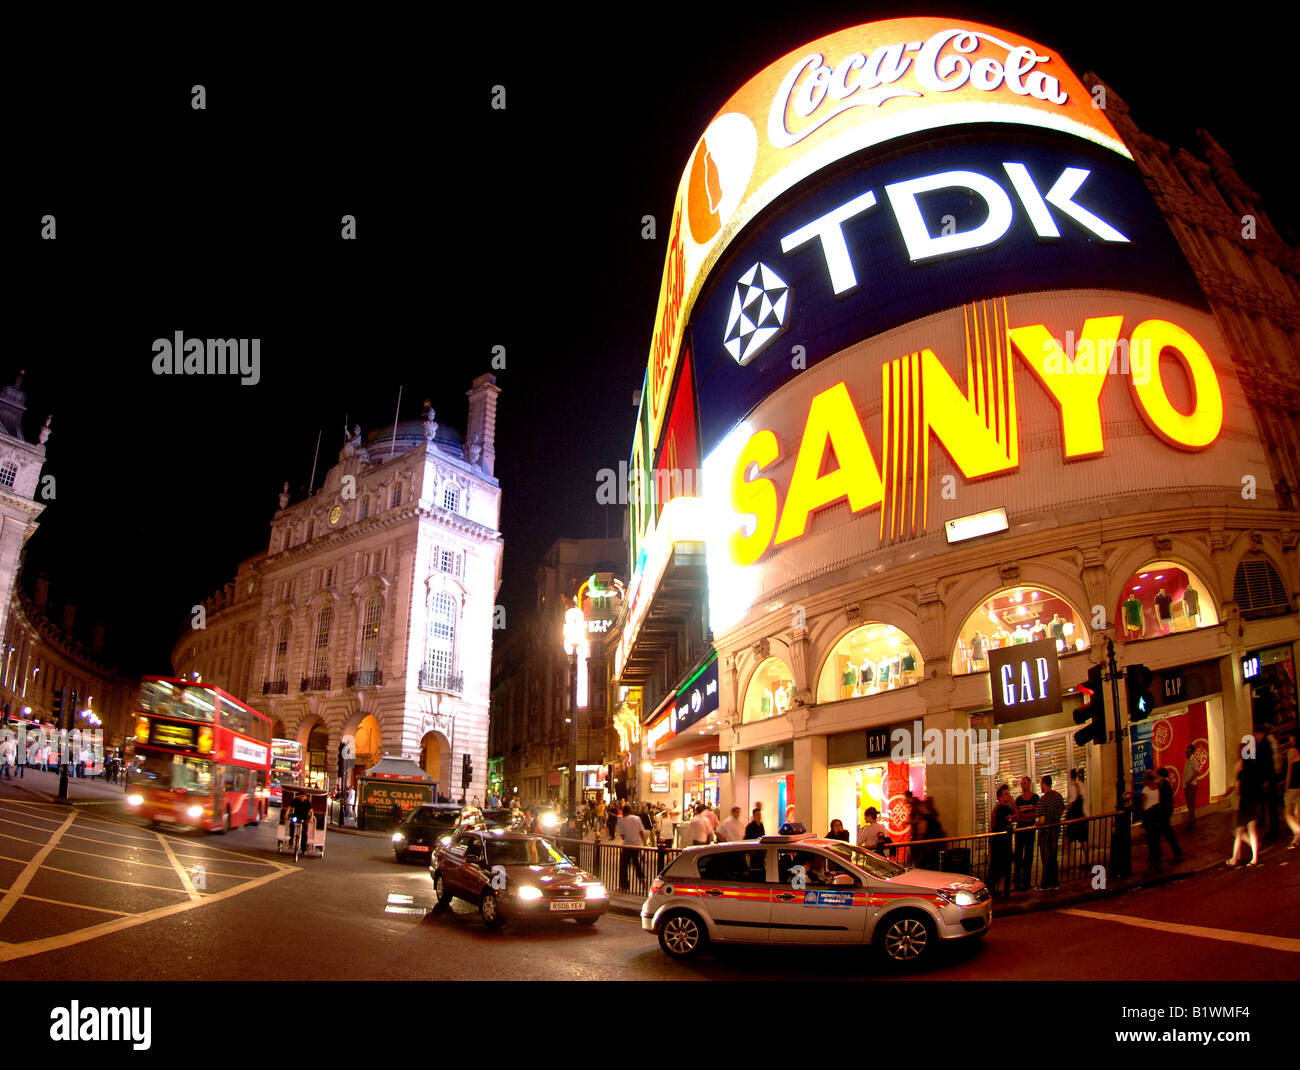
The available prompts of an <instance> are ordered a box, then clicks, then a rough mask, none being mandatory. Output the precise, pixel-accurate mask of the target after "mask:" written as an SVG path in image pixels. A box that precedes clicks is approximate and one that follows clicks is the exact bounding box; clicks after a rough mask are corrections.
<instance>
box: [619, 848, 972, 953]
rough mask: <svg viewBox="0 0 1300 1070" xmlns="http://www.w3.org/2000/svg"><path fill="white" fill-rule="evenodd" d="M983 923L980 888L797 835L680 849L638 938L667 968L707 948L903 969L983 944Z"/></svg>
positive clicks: (968, 880)
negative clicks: (851, 951)
mask: <svg viewBox="0 0 1300 1070" xmlns="http://www.w3.org/2000/svg"><path fill="white" fill-rule="evenodd" d="M992 920H993V911H992V902H991V897H990V895H989V892H988V889H987V888H986V887H985V886H984V883H983V881H979V880H976V879H975V878H973V877H967V876H964V875H962V874H960V873H940V872H937V871H935V870H929V869H908V868H906V867H904V866H900V865H897V864H895V863H894V862H891V861H890V860H889V859H887V858H885V857H883V856H882V855H879V854H875V853H873V852H871V851H866V850H864V849H863V848H861V847H855V846H854V845H853V844H849V843H844V842H842V841H840V840H824V839H817V838H814V837H812V836H807V835H785V836H764V837H763V838H762V839H759V840H749V841H744V842H740V843H720V844H714V845H711V846H708V847H690V848H687V849H686V850H685V851H683V852H682V854H681V855H679V856H678V857H677V858H676V859H674V861H673V862H672V863H671V864H670V865H669V866H668V868H667V869H665V870H664V871H663V872H662V873H661V874H660V875H659V876H658V877H657V878H655V881H654V883H653V885H652V886H651V888H650V896H649V898H648V899H646V901H645V905H644V906H642V908H641V928H642V929H643V930H645V931H646V932H653V933H655V934H656V935H657V936H658V937H659V946H660V947H662V948H663V949H664V951H665V952H666V953H667V954H668V955H670V956H672V957H674V958H688V957H690V956H692V955H694V954H696V953H697V952H699V951H700V950H701V949H702V948H704V947H705V946H706V945H707V944H708V943H709V942H710V941H715V940H716V941H717V942H719V943H743V944H764V943H770V944H874V945H875V946H876V947H877V948H878V949H879V950H880V951H881V952H883V953H884V954H885V955H886V956H887V957H888V958H889V959H891V960H893V961H894V962H897V963H908V964H910V963H913V962H916V961H917V960H919V959H921V958H922V957H923V956H924V955H926V954H928V953H929V952H930V951H932V950H933V949H934V947H935V945H936V944H937V943H938V942H939V941H940V940H960V939H971V938H975V937H980V936H983V935H984V934H985V933H986V932H988V930H989V925H990V924H991V923H992Z"/></svg>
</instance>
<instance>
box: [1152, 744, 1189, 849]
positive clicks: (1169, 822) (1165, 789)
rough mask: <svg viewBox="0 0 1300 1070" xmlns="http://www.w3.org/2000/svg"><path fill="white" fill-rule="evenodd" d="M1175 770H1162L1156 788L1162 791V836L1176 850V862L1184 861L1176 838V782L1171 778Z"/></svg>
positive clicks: (1167, 768) (1164, 768)
mask: <svg viewBox="0 0 1300 1070" xmlns="http://www.w3.org/2000/svg"><path fill="white" fill-rule="evenodd" d="M1172 773H1173V770H1172V769H1170V768H1169V767H1168V766H1165V767H1163V768H1161V770H1160V778H1159V780H1157V781H1156V787H1157V788H1158V789H1159V790H1160V835H1161V836H1162V837H1163V838H1164V839H1166V840H1168V841H1169V846H1170V847H1172V848H1173V849H1174V861H1175V862H1181V861H1182V860H1183V849H1182V848H1181V847H1179V846H1178V839H1177V838H1176V837H1175V836H1174V782H1173V779H1172V777H1171V774H1172Z"/></svg>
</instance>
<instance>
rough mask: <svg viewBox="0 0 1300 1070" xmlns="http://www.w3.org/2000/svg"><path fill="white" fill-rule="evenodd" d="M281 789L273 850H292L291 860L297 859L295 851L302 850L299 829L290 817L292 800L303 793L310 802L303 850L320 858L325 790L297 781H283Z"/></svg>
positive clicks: (323, 844)
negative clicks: (305, 841)
mask: <svg viewBox="0 0 1300 1070" xmlns="http://www.w3.org/2000/svg"><path fill="white" fill-rule="evenodd" d="M283 792H284V794H283V801H282V804H281V806H280V823H279V825H277V826H276V830H275V853H276V854H283V853H287V852H290V851H292V852H293V860H294V861H295V862H297V861H298V855H299V854H300V853H301V852H302V832H301V830H299V829H296V828H294V827H293V822H292V821H291V820H290V818H291V816H292V814H293V800H294V799H296V798H297V796H299V795H306V796H307V798H308V800H309V801H310V802H311V819H310V823H309V824H308V826H307V853H308V854H315V855H317V856H318V857H320V858H324V857H325V828H326V825H327V824H328V822H327V821H326V809H327V807H328V806H329V792H328V791H326V790H325V789H324V788H311V787H306V786H303V785H299V784H285V785H284V788H283Z"/></svg>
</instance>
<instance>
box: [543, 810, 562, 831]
mask: <svg viewBox="0 0 1300 1070" xmlns="http://www.w3.org/2000/svg"><path fill="white" fill-rule="evenodd" d="M559 823H560V819H559V818H558V817H557V816H556V815H555V814H543V815H542V828H545V829H553V828H555V826H556V825H558V824H559Z"/></svg>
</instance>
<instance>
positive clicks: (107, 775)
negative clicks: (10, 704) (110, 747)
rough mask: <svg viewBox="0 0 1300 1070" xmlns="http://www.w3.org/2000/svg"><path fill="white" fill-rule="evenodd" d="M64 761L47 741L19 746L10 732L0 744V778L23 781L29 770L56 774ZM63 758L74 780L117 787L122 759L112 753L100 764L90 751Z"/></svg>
mask: <svg viewBox="0 0 1300 1070" xmlns="http://www.w3.org/2000/svg"><path fill="white" fill-rule="evenodd" d="M64 757H65V755H63V754H61V753H60V748H59V747H57V746H55V745H54V744H53V743H51V742H50V741H48V740H46V741H44V742H42V741H41V739H40V738H37V739H36V740H35V741H34V742H32V743H29V744H28V745H27V746H20V745H19V743H18V738H17V736H15V735H14V734H13V733H12V732H9V733H6V734H5V737H4V738H3V740H0V778H3V779H5V780H23V779H25V778H26V776H27V770H28V768H29V767H30V768H32V769H40V770H43V771H44V772H47V773H58V772H61V771H62V768H63V765H62V764H61V763H62V762H63V759H64ZM66 758H67V762H66V765H67V771H68V776H70V777H73V778H74V779H85V778H87V777H102V778H103V780H104V782H105V783H109V784H116V783H117V780H118V776H119V774H120V772H121V768H122V759H121V758H120V757H119V756H118V755H117V754H116V753H115V752H110V753H108V754H105V755H104V756H103V760H102V761H99V760H97V759H96V756H95V752H94V751H93V750H92V749H91V748H89V747H81V748H80V749H78V750H70V751H68V752H67V754H66Z"/></svg>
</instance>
